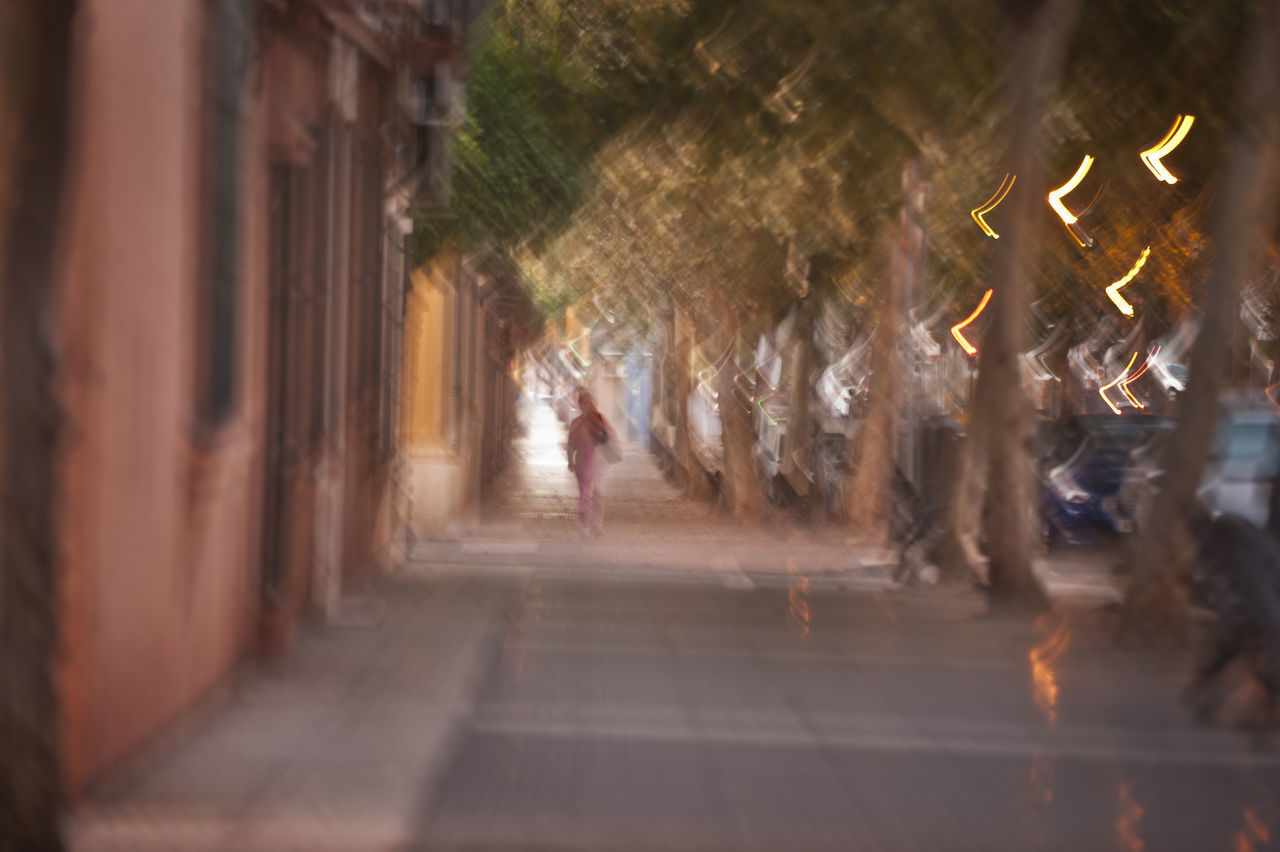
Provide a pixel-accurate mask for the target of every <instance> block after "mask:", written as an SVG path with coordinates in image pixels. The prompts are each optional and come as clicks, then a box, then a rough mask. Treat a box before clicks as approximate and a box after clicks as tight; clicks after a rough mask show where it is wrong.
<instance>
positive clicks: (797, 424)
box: [782, 294, 818, 497]
mask: <svg viewBox="0 0 1280 852" xmlns="http://www.w3.org/2000/svg"><path fill="white" fill-rule="evenodd" d="M815 312H816V306H815V305H814V296H813V295H812V294H811V295H809V296H807V297H805V298H803V299H801V300H800V303H799V304H798V305H797V306H796V316H795V324H794V325H793V326H792V335H791V336H792V345H791V387H790V395H789V398H788V400H787V437H788V440H787V455H788V457H787V458H785V459H783V460H782V470H783V471H788V472H791V473H790V475H789V476H788V479H789V481H791V487H792V488H793V489H794V490H795V492H796V493H797V494H799V495H800V496H801V497H803V496H805V495H806V494H808V493H809V492H810V489H809V480H808V478H807V477H806V476H805V470H810V471H811V470H812V469H813V412H812V411H811V410H810V408H809V406H810V403H811V401H812V399H813V375H812V374H813V365H814V364H815V363H816V362H817V360H818V358H817V351H816V347H815V346H814V344H813V319H814V313H815ZM797 458H798V459H799V462H797V461H796V459H797ZM801 465H803V469H801Z"/></svg>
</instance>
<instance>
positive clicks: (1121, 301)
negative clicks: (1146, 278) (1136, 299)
mask: <svg viewBox="0 0 1280 852" xmlns="http://www.w3.org/2000/svg"><path fill="white" fill-rule="evenodd" d="M1150 254H1151V246H1147V247H1146V248H1144V249H1143V250H1142V254H1140V255H1138V260H1137V261H1136V262H1135V263H1134V264H1133V266H1132V267H1131V268H1130V269H1129V271H1128V272H1127V273H1125V276H1124V277H1123V278H1121V279H1120V280H1119V281H1115V282H1113V283H1112V284H1111V286H1110V287H1108V288H1107V295H1108V296H1110V297H1111V301H1112V302H1114V303H1115V306H1116V307H1117V308H1119V309H1120V313H1122V314H1124V315H1125V316H1127V317H1131V316H1133V305H1131V304H1129V302H1128V301H1126V300H1125V298H1124V296H1121V295H1120V288H1121V287H1123V286H1124V285H1126V284H1128V283H1129V282H1130V281H1132V280H1133V276H1135V275H1137V274H1138V270H1140V269H1142V267H1143V265H1144V264H1145V263H1146V262H1147V257H1148V256H1149V255H1150Z"/></svg>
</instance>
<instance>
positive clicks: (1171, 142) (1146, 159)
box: [1138, 114, 1196, 183]
mask: <svg viewBox="0 0 1280 852" xmlns="http://www.w3.org/2000/svg"><path fill="white" fill-rule="evenodd" d="M1195 120H1196V117H1195V116H1194V115H1181V114H1179V115H1178V117H1177V118H1176V119H1174V121H1173V127H1170V128H1169V132H1168V133H1166V134H1165V135H1164V138H1163V139H1161V140H1160V142H1159V143H1158V144H1157V145H1155V146H1154V147H1151V148H1148V149H1147V150H1145V151H1143V152H1141V153H1140V154H1138V156H1139V157H1141V158H1142V162H1143V163H1145V164H1146V166H1147V168H1148V169H1150V170H1151V174H1153V175H1155V176H1156V180H1162V181H1164V182H1165V183H1177V182H1178V179H1177V178H1176V177H1174V176H1173V175H1172V174H1170V173H1169V170H1168V169H1166V168H1165V167H1164V163H1162V162H1160V160H1161V158H1163V157H1167V156H1168V155H1169V154H1170V153H1171V152H1172V151H1173V149H1174V148H1177V147H1178V146H1179V145H1180V144H1182V140H1183V139H1185V138H1186V136H1187V131H1189V130H1190V129H1191V124H1192V122H1194V121H1195Z"/></svg>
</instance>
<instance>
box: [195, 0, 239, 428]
mask: <svg viewBox="0 0 1280 852" xmlns="http://www.w3.org/2000/svg"><path fill="white" fill-rule="evenodd" d="M251 8H252V7H251V5H250V4H249V2H248V0H208V5H207V6H206V17H205V20H206V23H207V26H206V30H205V32H206V36H207V38H206V53H205V69H206V70H205V91H204V95H205V97H204V103H205V114H204V127H205V133H204V145H205V150H204V154H203V161H204V168H203V174H202V181H203V185H202V190H203V191H202V193H201V198H202V199H203V203H204V213H203V221H202V225H201V239H200V252H201V264H200V282H199V286H200V294H199V306H198V310H197V311H196V322H197V323H198V329H197V333H196V341H197V346H198V347H199V354H198V358H197V369H198V370H199V371H200V375H199V377H198V381H197V385H196V386H197V394H198V399H197V411H198V415H199V421H200V423H201V424H202V425H204V426H211V427H216V426H219V425H221V424H222V423H223V422H224V421H225V420H226V419H227V418H228V417H229V416H230V414H231V412H232V411H233V410H234V407H235V402H236V392H237V387H236V373H237V368H238V366H239V365H238V360H237V357H236V344H237V342H238V336H239V335H238V323H237V314H238V312H239V267H240V240H239V236H240V234H239V231H240V166H241V157H240V136H241V123H242V119H241V100H242V94H243V91H244V83H245V77H246V75H247V71H248V66H249V62H250V54H251V50H250V48H251V42H252V37H253V32H252V20H251Z"/></svg>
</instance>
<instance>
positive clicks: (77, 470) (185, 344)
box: [61, 0, 266, 789]
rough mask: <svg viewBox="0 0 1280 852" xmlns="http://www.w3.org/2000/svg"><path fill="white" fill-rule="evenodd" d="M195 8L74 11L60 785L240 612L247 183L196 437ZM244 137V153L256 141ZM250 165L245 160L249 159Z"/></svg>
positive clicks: (261, 251) (258, 281)
mask: <svg viewBox="0 0 1280 852" xmlns="http://www.w3.org/2000/svg"><path fill="white" fill-rule="evenodd" d="M202 5H203V4H201V3H200V2H198V0H138V2H129V3H121V2H118V0H87V2H85V3H84V6H83V10H82V19H81V21H80V25H81V33H80V35H81V39H82V41H81V46H80V56H81V58H82V62H83V64H82V66H81V68H80V69H79V78H78V79H79V81H80V83H81V86H82V89H81V95H80V99H79V111H78V115H77V122H78V126H77V138H78V146H79V150H78V153H77V157H76V162H75V166H74V169H73V173H72V174H73V183H72V186H71V204H72V206H71V217H70V222H71V227H70V231H69V245H68V263H67V268H66V280H65V283H64V287H63V304H64V309H63V312H62V316H61V321H62V324H61V330H62V333H63V335H64V338H65V340H66V343H67V345H66V349H67V352H68V363H67V377H66V385H67V388H66V395H65V401H66V404H67V408H68V416H69V421H70V423H69V427H70V433H71V434H70V440H69V442H68V448H67V455H66V459H65V465H64V504H63V529H64V534H63V541H64V542H65V550H64V559H65V572H64V592H65V599H66V608H65V610H64V618H63V623H64V625H66V629H65V636H64V645H65V648H66V666H65V672H64V686H65V689H64V704H65V714H64V744H65V746H64V748H65V762H66V765H67V769H68V772H67V775H68V784H69V786H70V787H71V788H72V789H76V788H78V787H79V786H80V785H81V784H82V783H83V782H84V781H85V780H86V779H87V778H90V777H92V776H93V775H95V774H96V773H98V772H99V771H100V770H102V769H103V768H104V767H107V766H109V765H111V764H112V763H113V762H114V761H116V760H117V759H118V758H119V757H120V756H121V755H123V754H125V753H126V752H128V751H129V750H131V749H133V748H135V747H136V746H137V745H139V744H140V743H141V742H142V741H143V740H144V739H145V738H146V737H147V736H149V735H151V734H152V733H154V732H155V731H156V730H157V728H158V727H159V726H161V725H162V724H163V723H164V721H165V720H167V719H170V718H172V717H173V716H174V715H175V714H176V713H177V712H179V711H180V710H181V709H183V708H184V707H186V706H187V705H189V704H190V703H191V702H192V701H193V700H194V699H195V698H196V697H198V696H200V695H201V694H203V693H205V692H206V691H207V690H208V689H209V688H210V686H212V685H213V684H215V683H216V682H217V681H218V680H219V679H220V678H221V677H222V676H223V675H225V673H226V672H227V671H228V670H229V669H230V668H231V667H232V666H233V665H234V663H235V661H236V659H237V658H238V656H239V655H240V653H241V652H242V650H243V649H244V647H245V646H246V644H247V643H248V641H249V640H250V638H251V635H252V629H253V624H254V622H253V619H254V614H255V613H254V608H255V605H256V571H257V570H258V549H257V529H256V521H255V520H254V519H255V518H256V517H257V516H258V512H257V509H258V505H259V498H260V483H261V473H260V468H259V465H260V458H259V456H258V453H257V451H256V450H255V447H257V446H260V444H261V440H260V430H261V416H260V410H259V409H260V406H259V405H258V403H257V399H258V397H259V396H260V394H261V379H260V377H261V375H262V373H263V368H262V353H263V334H264V324H263V316H262V314H263V304H262V296H263V293H264V290H263V278H264V275H263V272H264V269H265V245H264V238H263V237H262V236H261V234H262V233H263V232H265V230H266V228H265V227H264V222H263V221H262V218H261V217H262V215H263V213H262V208H263V207H264V206H265V201H264V185H263V184H264V176H263V174H262V170H261V169H260V168H258V167H250V168H248V169H247V170H246V172H245V176H244V177H245V184H244V191H245V197H246V207H247V208H248V209H249V210H253V209H254V208H255V207H256V208H257V212H256V213H253V214H252V215H249V216H248V217H247V218H245V219H243V220H242V225H243V227H244V239H243V240H242V242H241V246H242V268H243V273H244V274H243V275H242V278H241V290H240V293H241V298H240V301H239V308H240V322H239V338H238V343H239V346H240V358H239V362H238V369H239V373H240V381H239V384H238V387H239V393H238V406H237V409H236V412H235V414H234V415H233V416H232V418H231V420H230V422H228V423H227V424H226V425H224V426H223V427H221V428H220V429H219V430H218V431H217V432H216V433H214V434H213V435H212V436H210V437H209V439H208V440H207V441H201V440H197V439H196V438H195V431H194V428H193V427H194V425H195V423H194V414H195V400H196V398H197V393H196V386H195V381H196V361H195V358H196V354H197V352H196V343H195V341H196V339H197V335H196V333H195V331H196V325H195V323H196V321H197V319H198V314H197V311H198V304H197V302H196V299H197V296H198V293H199V289H198V283H199V282H198V255H197V252H196V248H197V246H198V245H199V243H198V240H199V239H200V235H201V230H200V229H201V227H202V219H201V216H200V212H199V206H198V201H199V190H200V182H199V179H200V174H201V163H202V159H201V157H202V148H201V132H200V121H201V113H200V109H201V103H202V99H201V96H200V93H201V88H200V84H201V79H202V78H201V76H200V72H201V68H200V63H201V61H202V51H201V49H200V48H201V45H200V41H199V39H200V34H201V17H200V9H201V8H202ZM249 144H250V145H251V146H252V145H257V146H261V144H262V142H261V133H260V132H258V131H255V132H253V133H252V134H251V136H250V139H249ZM249 161H250V162H252V158H249Z"/></svg>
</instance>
